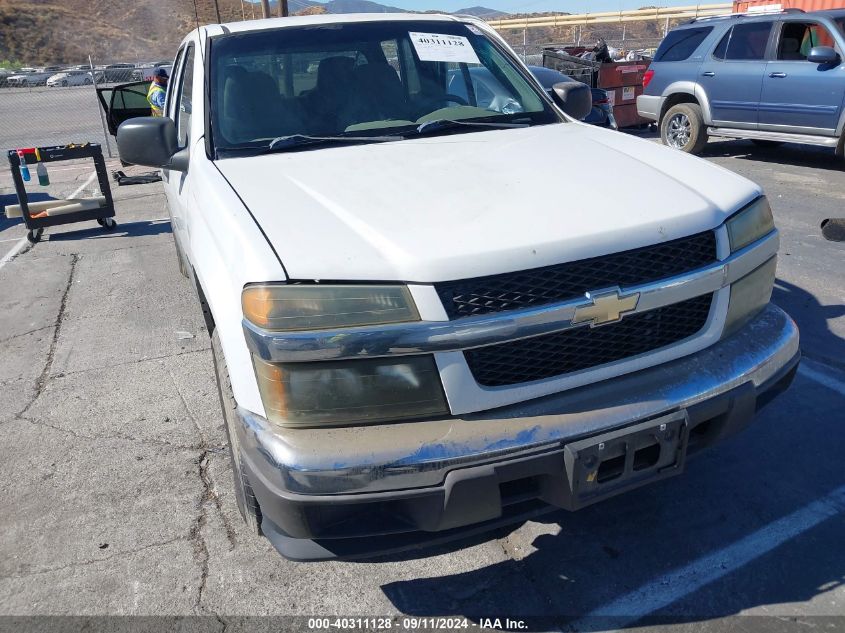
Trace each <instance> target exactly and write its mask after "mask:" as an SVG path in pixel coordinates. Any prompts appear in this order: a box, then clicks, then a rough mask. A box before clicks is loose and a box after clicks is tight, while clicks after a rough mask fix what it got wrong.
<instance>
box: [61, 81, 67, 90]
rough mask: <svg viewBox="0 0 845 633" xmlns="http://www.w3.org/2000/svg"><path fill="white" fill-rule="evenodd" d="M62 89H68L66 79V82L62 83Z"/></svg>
mask: <svg viewBox="0 0 845 633" xmlns="http://www.w3.org/2000/svg"><path fill="white" fill-rule="evenodd" d="M62 87H63V88H67V79H65V80H64V81H62Z"/></svg>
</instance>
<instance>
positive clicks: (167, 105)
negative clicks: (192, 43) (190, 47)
mask: <svg viewBox="0 0 845 633" xmlns="http://www.w3.org/2000/svg"><path fill="white" fill-rule="evenodd" d="M184 53H185V49H184V48H180V49H179V52H178V53H176V61H175V62H173V69H172V70H171V71H170V88H171V89H170V90H168V91H167V97H166V98H165V101H164V111H165V112H166V113H167V116H169V117H170V118H171V119H174V120H175V115H174V113H173V101H174V99H173V92H174V91H173V87H174V86H175V85H176V73H177V72H182V69H181V68H180V66H179V65H180V64H181V63H182V55H183V54H184Z"/></svg>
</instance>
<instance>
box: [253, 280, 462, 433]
mask: <svg viewBox="0 0 845 633" xmlns="http://www.w3.org/2000/svg"><path fill="white" fill-rule="evenodd" d="M241 302H242V304H243V311H244V317H245V318H246V319H247V320H248V321H250V322H251V323H254V324H255V325H257V326H258V327H260V328H264V329H265V330H270V331H274V332H294V331H301V330H325V329H335V328H348V327H356V326H365V325H386V324H392V323H403V322H408V321H419V320H420V317H419V313H418V312H417V309H416V306H415V305H414V302H413V299H412V297H411V293H410V291H409V290H408V288H407V287H406V286H399V285H393V286H389V285H386V286H377V285H373V286H369V285H367V286H365V285H339V284H336V285H330V284H326V285H323V284H314V285H285V284H263V285H254V286H247V287H246V288H244V291H243V294H242V295H241ZM253 364H254V366H255V376H256V379H257V380H258V390H259V392H260V393H261V401H262V402H263V403H264V409H265V412H266V414H267V419H268V420H270V421H272V422H275V423H277V424H280V425H283V426H287V427H304V426H332V425H340V424H370V423H375V422H393V421H397V420H405V419H409V418H418V417H422V416H437V415H446V414H448V413H449V407H448V406H447V404H446V398H445V396H444V395H443V387H442V385H441V383H440V374H439V373H438V371H437V365H436V364H435V362H434V357H433V356H430V355H426V356H402V357H391V358H367V359H355V360H344V361H319V362H301V363H268V362H267V361H265V360H263V359H261V358H259V357H258V356H253Z"/></svg>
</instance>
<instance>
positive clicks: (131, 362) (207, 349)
mask: <svg viewBox="0 0 845 633" xmlns="http://www.w3.org/2000/svg"><path fill="white" fill-rule="evenodd" d="M210 351H211V347H203V348H202V349H191V350H186V351H184V352H174V353H173V354H164V355H162V356H148V357H146V358H136V359H134V360H127V361H123V362H121V363H114V364H112V365H103V366H102V367H89V368H87V369H76V370H73V371H65V372H62V373H60V374H56V375H55V376H53V378H64V377H66V376H74V375H76V374H84V373H85V372H90V371H103V370H105V369H114V368H115V367H123V366H124V365H136V364H138V363H146V362H148V361H151V360H165V359H167V358H177V357H179V356H185V355H186V354H199V353H200V352H210Z"/></svg>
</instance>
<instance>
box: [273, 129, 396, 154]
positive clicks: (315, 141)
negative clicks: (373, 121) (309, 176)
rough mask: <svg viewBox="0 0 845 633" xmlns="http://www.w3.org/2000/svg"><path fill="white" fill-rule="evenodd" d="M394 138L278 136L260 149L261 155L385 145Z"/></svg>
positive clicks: (394, 138)
mask: <svg viewBox="0 0 845 633" xmlns="http://www.w3.org/2000/svg"><path fill="white" fill-rule="evenodd" d="M395 140H396V137H395V136H309V135H307V134H290V135H288V136H279V137H277V138H274V139H273V140H272V141H270V144H269V145H267V146H266V147H264V148H260V149H259V152H260V153H262V154H266V153H270V152H282V151H284V150H286V149H291V148H294V147H304V146H306V145H328V144H334V143H385V142H387V141H395Z"/></svg>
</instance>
